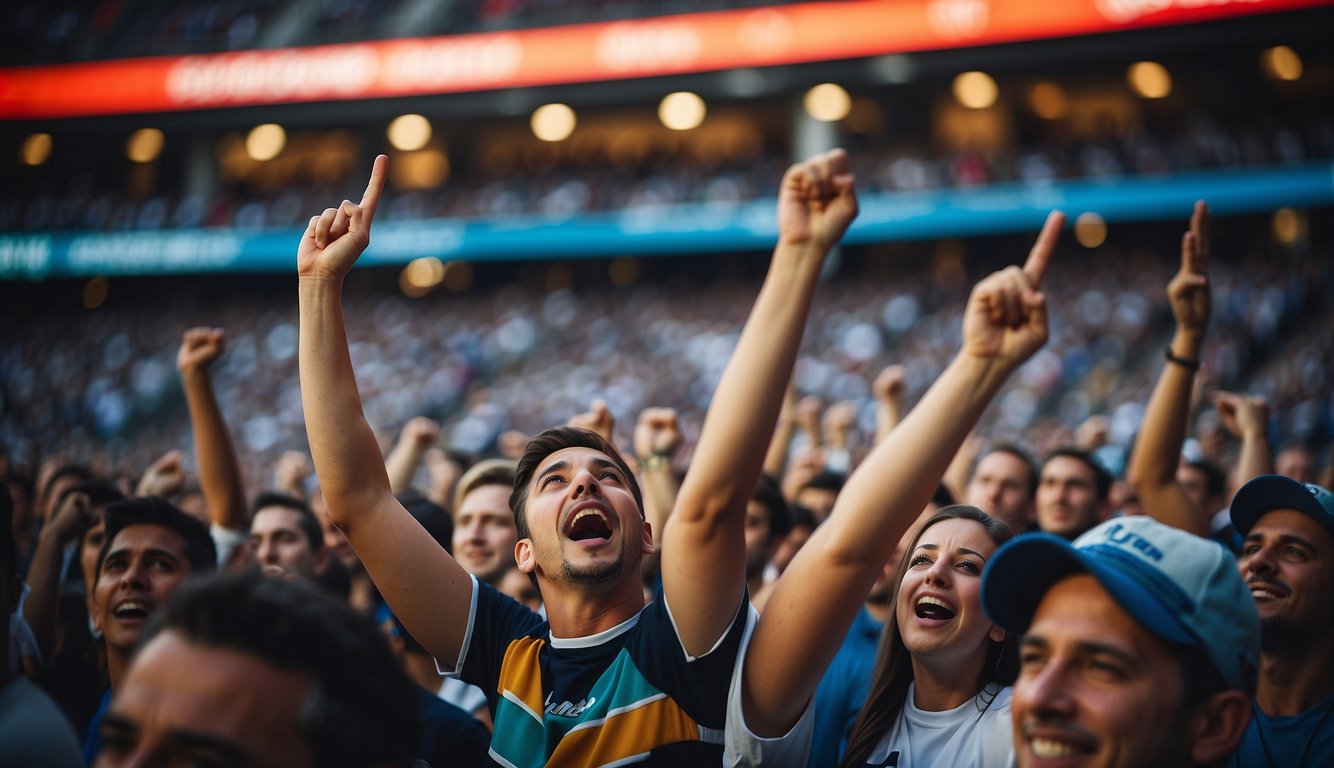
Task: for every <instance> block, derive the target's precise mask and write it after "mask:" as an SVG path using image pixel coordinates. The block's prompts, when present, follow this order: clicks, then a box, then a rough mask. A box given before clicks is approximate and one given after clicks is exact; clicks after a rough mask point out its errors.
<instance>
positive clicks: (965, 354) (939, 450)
mask: <svg viewBox="0 0 1334 768" xmlns="http://www.w3.org/2000/svg"><path fill="white" fill-rule="evenodd" d="M1064 220H1065V219H1064V216H1063V215H1062V214H1060V213H1053V214H1052V215H1051V216H1050V217H1048V219H1047V223H1046V226H1044V227H1043V229H1042V233H1041V234H1040V235H1039V236H1038V240H1037V244H1036V245H1034V246H1033V250H1032V252H1031V253H1030V254H1029V257H1028V261H1027V263H1025V265H1024V267H1023V269H1020V268H1019V267H1009V268H1008V269H1006V270H1004V271H1001V272H997V273H995V274H993V275H991V276H990V277H987V278H986V279H984V280H983V281H982V282H980V283H978V284H977V286H976V287H974V289H973V292H972V295H971V296H970V297H969V299H968V307H967V310H966V311H965V314H964V326H963V346H962V348H961V349H960V350H959V354H958V355H957V356H956V357H955V358H954V360H953V361H952V362H951V363H950V364H949V366H947V367H946V369H945V371H944V372H943V373H942V374H941V375H940V378H938V379H937V380H936V382H935V383H934V384H933V385H932V386H931V388H930V389H928V390H927V392H926V393H925V394H924V395H923V396H922V399H921V401H920V402H919V403H918V404H917V407H915V408H914V409H913V410H912V411H911V412H909V413H908V415H907V416H906V417H905V418H904V419H903V421H902V422H900V423H899V424H898V425H897V426H896V427H895V428H894V430H893V431H892V432H890V433H889V434H888V435H887V436H886V437H885V439H883V440H881V441H880V442H879V443H878V444H877V445H876V446H875V448H874V449H873V450H872V451H871V453H870V455H868V456H867V458H866V460H865V461H864V462H862V464H861V466H859V467H858V468H857V470H856V471H855V472H853V473H852V475H851V476H850V477H849V478H848V482H847V484H846V485H844V486H843V490H842V491H841V492H840V493H839V496H838V501H837V502H836V504H835V506H834V510H833V512H832V513H831V514H830V516H829V519H828V520H826V521H825V523H824V525H822V526H820V527H819V528H817V529H816V531H815V534H814V535H812V536H811V539H810V541H809V542H807V544H806V546H805V547H803V548H802V550H801V551H800V552H798V553H797V556H796V557H795V558H794V559H793V561H792V563H791V564H790V565H789V566H788V568H787V570H786V571H784V572H783V575H782V576H781V577H780V578H779V580H778V583H777V585H776V587H775V588H774V592H773V596H772V597H771V598H770V600H769V602H768V604H767V605H766V607H765V611H764V613H763V614H762V615H761V617H760V623H759V626H758V627H757V628H756V630H755V634H754V637H753V638H752V640H751V644H750V647H749V649H748V650H747V655H746V659H745V667H744V673H743V675H744V676H743V678H742V696H743V699H742V701H743V707H744V711H745V713H746V725H747V726H748V727H749V728H750V729H751V730H752V731H753V732H754V733H756V734H758V735H760V736H769V737H772V736H778V735H781V734H783V733H784V732H786V731H787V729H788V728H790V727H791V726H792V724H793V723H794V722H796V720H797V718H798V717H799V716H800V715H801V712H802V711H803V709H804V708H805V706H806V702H807V700H809V698H810V697H811V696H812V695H813V694H814V692H815V689H816V686H817V685H819V682H820V678H821V677H823V676H824V671H825V668H826V667H827V666H828V664H829V662H830V660H831V659H832V658H833V657H834V654H835V652H836V651H837V650H838V646H839V644H840V643H841V642H842V640H843V636H844V634H845V633H846V631H847V628H848V627H849V626H850V625H851V623H852V620H853V617H854V616H855V615H856V613H857V610H858V608H859V606H861V604H862V601H863V600H864V599H865V596H866V593H867V591H868V590H869V589H870V588H871V585H872V584H873V583H874V582H875V580H876V578H877V577H878V576H879V575H880V573H881V571H882V569H883V567H884V564H885V561H886V560H888V559H889V557H890V555H891V554H892V553H893V551H894V545H895V543H896V542H898V540H899V538H900V537H901V536H902V534H903V532H904V531H905V530H906V529H907V528H908V526H909V525H910V524H911V523H912V521H913V520H914V519H916V518H917V516H918V514H920V513H921V511H922V509H923V508H924V507H925V506H926V503H927V502H928V501H930V499H931V494H932V493H933V492H934V491H935V489H936V486H937V484H938V483H939V482H940V477H941V475H942V474H943V473H944V472H945V469H946V467H947V466H948V465H949V463H950V460H951V458H953V456H954V453H955V451H956V450H957V449H958V447H959V444H960V443H961V442H962V441H963V439H964V437H965V436H966V435H967V434H968V430H969V429H971V428H972V427H973V425H974V423H975V422H976V421H977V419H978V418H979V417H980V416H981V414H982V411H983V409H985V408H986V406H987V404H988V403H989V402H990V401H991V399H992V397H993V396H994V395H995V394H996V392H997V391H998V390H999V389H1000V387H1001V385H1002V384H1003V383H1004V382H1005V380H1006V378H1007V377H1008V376H1009V375H1010V374H1011V373H1012V372H1013V371H1014V370H1015V369H1016V368H1018V367H1019V366H1020V365H1021V364H1022V363H1023V362H1024V361H1026V360H1027V359H1028V358H1029V357H1030V356H1032V354H1033V353H1034V352H1036V351H1037V349H1038V348H1039V347H1041V346H1042V344H1043V343H1044V342H1045V341H1046V340H1047V310H1046V298H1045V296H1044V295H1043V294H1042V293H1041V292H1040V291H1039V286H1040V285H1041V282H1042V277H1043V275H1044V274H1045V272H1046V270H1047V265H1048V263H1049V261H1050V259H1051V255H1052V252H1053V250H1054V249H1055V246H1056V240H1057V238H1058V236H1059V234H1060V229H1061V226H1062V224H1063V223H1064ZM813 628H815V629H813Z"/></svg>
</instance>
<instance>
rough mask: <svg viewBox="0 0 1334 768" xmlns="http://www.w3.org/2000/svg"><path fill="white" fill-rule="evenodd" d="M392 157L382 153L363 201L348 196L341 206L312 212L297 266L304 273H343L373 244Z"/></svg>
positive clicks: (303, 236)
mask: <svg viewBox="0 0 1334 768" xmlns="http://www.w3.org/2000/svg"><path fill="white" fill-rule="evenodd" d="M388 164H389V158H388V157H386V156H385V155H378V156H377V157H376V158H375V165H374V166H373V167H372V169H371V179H370V182H369V183H368V184H367V185H366V192H365V193H364V194H363V195H362V196H361V203H360V204H357V203H353V202H352V201H351V200H344V201H343V202H342V203H341V204H340V205H339V206H338V207H337V208H326V209H324V213H322V214H320V215H319V216H312V217H311V218H310V224H309V225H307V227H306V231H305V232H304V233H302V235H301V245H300V246H298V247H297V252H296V270H297V274H298V275H299V276H301V277H342V276H343V275H346V274H347V273H348V270H350V269H352V265H353V264H355V263H356V262H357V258H358V257H360V256H361V253H362V251H365V250H366V246H368V245H370V244H371V221H372V220H374V218H375V209H376V207H377V206H379V204H380V193H381V192H382V191H383V190H384V178H385V169H386V168H387V166H388Z"/></svg>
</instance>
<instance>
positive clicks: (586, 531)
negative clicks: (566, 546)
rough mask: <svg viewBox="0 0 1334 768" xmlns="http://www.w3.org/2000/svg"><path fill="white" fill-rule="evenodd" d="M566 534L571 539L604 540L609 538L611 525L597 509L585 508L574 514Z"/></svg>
mask: <svg viewBox="0 0 1334 768" xmlns="http://www.w3.org/2000/svg"><path fill="white" fill-rule="evenodd" d="M567 535H568V536H569V537H570V540H571V541H591V540H598V541H606V540H608V539H610V538H611V526H610V525H607V519H606V518H605V517H603V516H602V512H600V511H599V510H597V509H593V508H587V509H583V510H580V511H579V512H578V513H576V514H575V516H574V519H573V520H571V521H570V525H569V529H568V533H567Z"/></svg>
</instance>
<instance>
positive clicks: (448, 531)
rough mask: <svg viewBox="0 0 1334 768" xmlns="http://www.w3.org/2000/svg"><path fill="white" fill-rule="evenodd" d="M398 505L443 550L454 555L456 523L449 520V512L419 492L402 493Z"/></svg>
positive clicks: (408, 491)
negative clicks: (401, 506) (400, 505)
mask: <svg viewBox="0 0 1334 768" xmlns="http://www.w3.org/2000/svg"><path fill="white" fill-rule="evenodd" d="M398 503H399V504H402V505H403V508H404V509H406V510H407V511H408V514H410V515H412V518H413V519H414V520H416V521H417V524H418V525H420V526H421V527H422V528H424V529H426V532H427V533H429V534H431V538H433V539H435V543H436V544H439V545H440V548H441V549H443V550H445V551H446V552H450V553H453V546H454V542H453V537H454V521H453V520H451V519H450V518H449V511H448V510H446V509H445V508H444V507H442V506H440V505H439V504H436V503H435V502H434V501H431V500H430V499H428V498H426V496H425V495H424V494H422V493H421V492H420V491H417V490H407V491H404V492H403V493H400V494H399V495H398Z"/></svg>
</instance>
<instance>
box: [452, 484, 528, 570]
mask: <svg viewBox="0 0 1334 768" xmlns="http://www.w3.org/2000/svg"><path fill="white" fill-rule="evenodd" d="M509 498H510V488H509V486H506V485H495V484H492V485H480V486H478V487H476V488H473V489H472V490H471V491H469V492H468V494H467V495H466V496H464V497H463V500H462V502H461V503H460V504H459V508H458V510H457V511H456V512H455V514H454V559H456V560H458V561H459V564H460V565H462V566H463V569H464V570H466V571H467V572H468V573H471V574H473V575H474V576H476V577H477V578H479V579H481V580H482V581H485V582H487V583H488V584H495V583H496V581H497V580H498V579H499V578H500V577H501V576H502V575H504V573H505V571H506V570H507V569H509V568H510V567H512V566H513V565H514V544H515V542H517V541H518V540H519V532H518V530H517V529H516V528H515V527H514V513H513V512H511V511H510V503H509ZM525 578H526V577H525Z"/></svg>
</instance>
